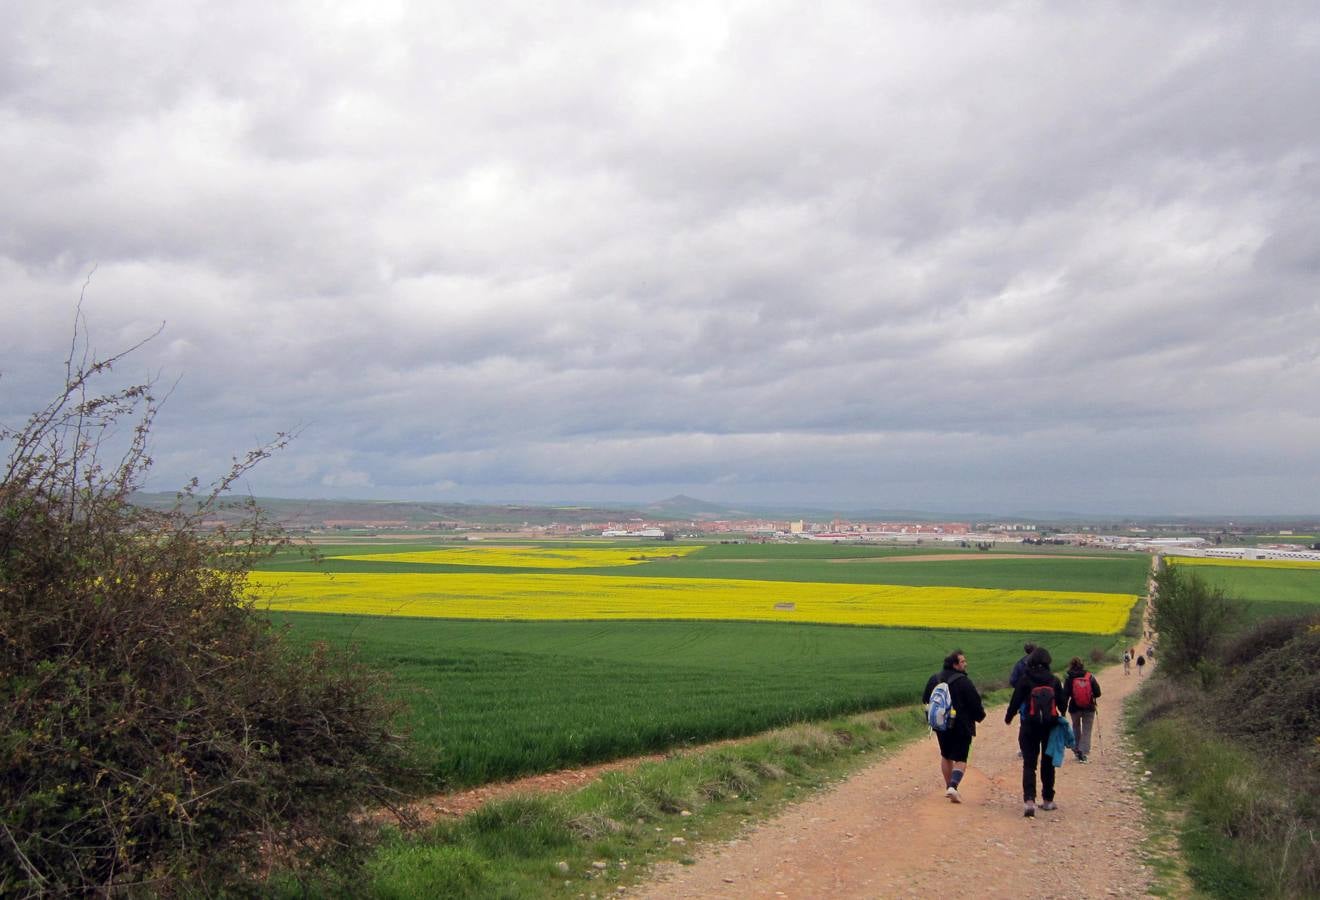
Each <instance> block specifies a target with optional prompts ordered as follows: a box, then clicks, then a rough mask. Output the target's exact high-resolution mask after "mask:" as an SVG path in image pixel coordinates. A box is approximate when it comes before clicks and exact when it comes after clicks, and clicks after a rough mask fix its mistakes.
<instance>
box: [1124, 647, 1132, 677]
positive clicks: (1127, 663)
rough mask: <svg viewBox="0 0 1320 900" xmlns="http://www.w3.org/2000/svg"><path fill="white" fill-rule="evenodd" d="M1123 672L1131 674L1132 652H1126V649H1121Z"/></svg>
mask: <svg viewBox="0 0 1320 900" xmlns="http://www.w3.org/2000/svg"><path fill="white" fill-rule="evenodd" d="M1123 674H1124V675H1131V674H1132V654H1131V653H1128V652H1127V651H1126V650H1124V651H1123Z"/></svg>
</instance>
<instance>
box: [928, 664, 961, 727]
mask: <svg viewBox="0 0 1320 900" xmlns="http://www.w3.org/2000/svg"><path fill="white" fill-rule="evenodd" d="M959 677H961V675H955V676H953V678H950V679H949V681H950V682H951V681H953V679H954V678H959ZM957 715H958V711H957V710H955V709H954V708H953V694H952V692H950V691H949V682H945V681H941V682H940V683H939V684H937V685H935V689H934V690H933V691H931V692H930V707H929V708H928V709H927V710H926V722H927V723H928V724H929V725H930V728H931V731H948V730H949V729H950V728H952V727H953V719H954V717H955V716H957Z"/></svg>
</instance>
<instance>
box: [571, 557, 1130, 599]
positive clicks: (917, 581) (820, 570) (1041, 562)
mask: <svg viewBox="0 0 1320 900" xmlns="http://www.w3.org/2000/svg"><path fill="white" fill-rule="evenodd" d="M1149 570H1150V559H1149V557H1146V556H1137V555H1133V556H1121V557H1088V558H1086V559H1067V558H1060V557H1057V556H1050V555H1044V554H1042V555H1041V556H1038V557H1036V556H1033V557H1032V558H1029V559H1014V558H1010V557H1007V556H997V555H995V554H979V555H978V554H968V555H967V557H966V558H965V559H947V560H946V559H941V560H931V561H928V562H884V561H877V562H871V561H869V560H865V559H863V560H858V561H853V560H849V561H847V562H834V561H831V560H828V559H825V560H820V559H805V560H794V559H787V560H780V559H775V560H767V561H765V562H755V561H752V560H750V559H747V560H738V559H729V560H716V559H708V558H707V557H706V556H705V551H701V552H699V553H694V554H692V555H690V556H687V557H685V558H683V559H676V560H667V561H665V562H657V563H647V564H645V565H642V566H636V567H634V572H633V573H632V574H637V575H663V576H666V577H670V578H748V579H753V580H761V581H815V582H835V583H842V584H903V585H911V586H914V587H926V586H939V587H974V588H1002V589H1005V590H1055V591H1093V592H1098V593H1111V594H1140V593H1143V592H1144V590H1145V583H1146V574H1147V572H1149ZM576 571H578V572H583V573H585V572H586V571H588V570H585V569H578V570H576ZM597 571H600V572H601V574H605V572H604V570H597Z"/></svg>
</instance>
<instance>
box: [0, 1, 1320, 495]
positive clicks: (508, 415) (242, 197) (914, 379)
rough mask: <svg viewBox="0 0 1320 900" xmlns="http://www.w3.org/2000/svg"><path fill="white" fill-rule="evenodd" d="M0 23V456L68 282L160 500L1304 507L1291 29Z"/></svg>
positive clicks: (1313, 450)
mask: <svg viewBox="0 0 1320 900" xmlns="http://www.w3.org/2000/svg"><path fill="white" fill-rule="evenodd" d="M822 6H823V8H821V7H822ZM0 12H2V13H3V16H2V17H0V19H2V20H3V21H4V23H5V24H4V27H3V28H0V173H2V174H0V211H2V212H0V417H3V419H4V421H5V422H7V423H9V424H10V425H13V424H14V423H16V422H19V421H21V420H22V419H23V417H24V415H25V414H26V413H28V412H31V411H32V410H33V409H35V408H36V407H38V406H40V405H42V404H43V403H44V402H45V401H46V400H48V399H49V398H50V396H51V395H52V394H53V392H54V391H55V390H56V388H57V386H58V384H59V383H60V378H61V375H62V360H63V357H64V354H65V352H66V350H67V346H68V341H69V336H70V331H71V327H72V322H73V318H74V308H75V305H76V303H77V300H78V295H79V290H80V288H81V287H82V285H83V282H84V281H85V280H86V278H87V275H88V273H89V271H91V270H92V268H93V267H95V273H94V274H93V276H92V278H91V282H90V284H89V286H88V287H87V291H86V299H85V302H84V305H83V311H84V314H85V316H86V323H87V326H88V329H89V333H90V335H91V339H92V343H93V344H94V346H95V347H96V348H97V349H98V350H100V351H102V352H108V351H111V350H117V349H120V348H122V347H123V346H126V345H128V344H131V343H132V342H134V341H136V340H138V339H140V338H142V337H144V336H146V335H148V334H150V333H151V332H152V331H154V330H155V329H156V328H157V327H158V326H159V325H160V324H161V323H162V322H163V323H164V326H165V327H164V332H163V333H162V334H161V335H160V337H158V338H156V339H155V340H154V341H153V342H151V343H150V344H148V346H146V347H145V348H143V349H142V350H140V351H138V352H137V353H136V354H135V355H134V356H133V357H131V358H130V360H129V361H128V362H127V363H126V364H125V365H124V366H123V367H121V369H120V371H119V375H120V376H122V378H125V379H137V378H143V377H148V376H158V377H159V378H160V379H161V381H162V382H164V383H166V384H170V383H173V382H175V381H176V380H177V382H178V384H177V386H176V387H175V388H174V392H173V394H172V396H171V397H170V399H169V401H168V403H167V405H166V407H165V410H164V411H163V413H162V414H161V416H160V418H159V420H158V422H157V427H156V430H155V435H154V441H153V446H152V450H153V453H154V456H155V458H156V460H157V462H156V467H155V469H154V470H153V475H152V480H151V486H152V487H153V488H157V489H174V488H175V487H177V486H179V485H180V484H181V483H183V482H184V481H185V480H186V479H187V478H188V477H190V476H192V475H198V476H201V477H202V479H203V480H204V481H205V480H207V479H209V478H210V477H212V476H214V475H217V474H219V473H220V472H222V471H223V470H224V469H225V468H226V467H227V464H228V460H229V458H230V457H231V456H232V455H234V454H238V453H241V452H243V451H245V450H246V449H248V448H249V447H251V446H254V445H256V444H259V443H261V442H263V441H265V440H266V439H268V438H269V437H270V436H271V435H273V434H274V433H275V432H277V431H280V430H284V429H289V428H294V427H300V428H301V433H300V436H299V437H298V439H297V440H296V441H295V443H294V444H293V445H292V446H291V447H290V448H288V449H287V450H286V451H285V452H283V453H282V454H281V455H280V456H279V457H278V458H276V459H274V460H272V461H269V462H267V463H266V464H264V465H263V466H261V467H260V468H258V469H257V470H255V471H254V472H253V473H252V474H251V475H250V476H249V478H248V479H247V480H246V482H245V483H244V486H243V487H244V490H248V491H251V492H253V493H256V494H259V495H274V496H290V497H363V498H380V499H427V500H450V501H463V500H490V501H510V502H514V501H517V502H556V501H561V502H562V501H583V502H588V501H595V502H599V501H606V500H609V501H651V500H658V499H661V498H663V497H666V496H669V495H672V494H675V493H678V492H685V493H688V494H691V495H694V496H697V497H700V498H703V499H707V500H712V501H723V502H730V503H811V504H816V505H823V506H831V505H832V506H835V507H839V508H848V507H861V506H868V507H889V508H895V507H906V508H919V509H927V510H932V511H940V510H995V511H1001V512H1005V513H1008V512H1013V511H1017V510H1032V509H1035V510H1038V509H1056V510H1075V511H1081V512H1108V513H1170V514H1173V513H1208V512H1229V513H1234V512H1235V513H1306V512H1310V513H1315V512H1320V166H1318V159H1317V157H1318V156H1320V149H1318V148H1320V116H1317V114H1316V107H1317V96H1320V12H1317V7H1316V6H1315V4H1314V3H1297V4H1289V3H1253V4H1242V3H1238V2H1228V3H1210V2H1197V3H1094V4H1052V3H1043V2H1042V3H1007V4H993V3H984V2H976V3H940V2H930V0H921V2H911V3H889V4H875V3H869V2H865V3H855V4H852V3H827V4H823V5H822V4H791V3H773V2H756V3H737V2H735V3H717V2H712V0H699V2H693V3H649V4H648V3H636V4H634V3H613V2H569V0H564V2H555V3H548V4H547V3H530V2H522V3H507V2H500V0H481V2H466V0H463V2H440V3H431V2H428V3H422V2H416V3H408V2H390V0H369V2H360V3H359V2H301V3H300V2H277V3H272V2H269V0H262V2H247V0H239V2H235V0H227V2H224V3H219V2H188V0H160V2H148V0H129V2H113V0H110V2H106V0H102V2H97V3H85V2H84V3H67V2H58V0H43V2H40V3H32V2H25V0H0Z"/></svg>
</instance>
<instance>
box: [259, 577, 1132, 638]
mask: <svg viewBox="0 0 1320 900" xmlns="http://www.w3.org/2000/svg"><path fill="white" fill-rule="evenodd" d="M250 583H251V587H252V590H253V595H254V597H255V599H256V600H257V602H259V603H260V604H261V605H262V606H267V605H268V606H269V608H271V609H278V610H290V611H299V612H331V613H354V614H366V615H400V616H421V617H428V618H447V619H518V620H536V619H561V620H563V619H725V620H738V621H765V622H821V623H835V624H846V625H888V626H900V627H913V626H916V627H933V628H968V629H981V630H992V631H999V630H1007V631H1020V632H1023V633H1025V634H1040V633H1042V632H1050V631H1064V632H1080V633H1084V634H1111V633H1113V632H1117V631H1119V630H1120V629H1122V628H1123V626H1124V624H1126V622H1127V618H1128V611H1129V610H1130V609H1131V607H1132V604H1133V603H1134V602H1135V601H1136V598H1135V597H1133V596H1132V595H1130V594H1099V593H1070V592H1058V591H1008V590H990V589H982V588H955V587H908V586H899V585H874V584H822V583H809V582H808V583H804V582H788V581H749V580H738V579H715V578H636V577H611V576H605V575H538V574H516V573H511V574H508V575H502V574H490V573H473V574H434V575H432V574H400V575H392V574H391V575H385V574H362V573H340V574H333V575H330V574H325V573H320V572H253V573H251V575H250Z"/></svg>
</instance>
